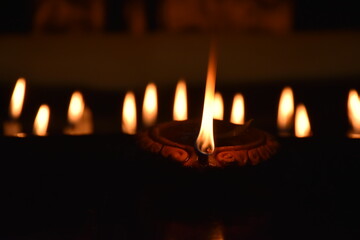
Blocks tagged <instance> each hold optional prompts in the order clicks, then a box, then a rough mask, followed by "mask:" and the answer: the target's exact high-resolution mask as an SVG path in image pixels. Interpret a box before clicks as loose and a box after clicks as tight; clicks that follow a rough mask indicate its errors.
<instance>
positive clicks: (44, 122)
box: [33, 104, 50, 136]
mask: <svg viewBox="0 0 360 240" xmlns="http://www.w3.org/2000/svg"><path fill="white" fill-rule="evenodd" d="M49 118H50V108H49V106H48V105H46V104H42V105H41V106H40V108H39V110H38V112H37V114H36V117H35V121H34V128H33V133H34V135H38V136H46V135H47V128H48V125H49Z"/></svg>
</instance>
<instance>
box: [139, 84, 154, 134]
mask: <svg viewBox="0 0 360 240" xmlns="http://www.w3.org/2000/svg"><path fill="white" fill-rule="evenodd" d="M157 104H158V102H157V89H156V85H155V84H154V83H149V84H148V85H147V86H146V89H145V95H144V102H143V109H142V117H143V123H144V126H146V127H150V126H152V125H153V124H154V123H155V122H156V118H157V110H158V106H157Z"/></svg>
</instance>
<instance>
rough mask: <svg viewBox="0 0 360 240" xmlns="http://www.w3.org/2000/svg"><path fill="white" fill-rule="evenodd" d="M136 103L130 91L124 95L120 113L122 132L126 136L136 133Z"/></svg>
mask: <svg viewBox="0 0 360 240" xmlns="http://www.w3.org/2000/svg"><path fill="white" fill-rule="evenodd" d="M136 123H137V122H136V101H135V94H134V93H133V92H132V91H129V92H127V93H126V95H125V98H124V104H123V111H122V124H121V128H122V131H123V132H124V133H126V134H131V135H133V134H135V133H136Z"/></svg>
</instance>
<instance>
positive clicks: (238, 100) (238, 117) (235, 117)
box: [230, 93, 245, 125]
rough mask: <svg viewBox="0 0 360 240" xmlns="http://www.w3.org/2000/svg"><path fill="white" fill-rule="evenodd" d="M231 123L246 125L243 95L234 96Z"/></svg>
mask: <svg viewBox="0 0 360 240" xmlns="http://www.w3.org/2000/svg"><path fill="white" fill-rule="evenodd" d="M230 122H231V123H234V124H238V125H241V124H244V123H245V103H244V96H243V95H242V94H241V93H237V94H235V95H234V99H233V105H232V109H231V117H230Z"/></svg>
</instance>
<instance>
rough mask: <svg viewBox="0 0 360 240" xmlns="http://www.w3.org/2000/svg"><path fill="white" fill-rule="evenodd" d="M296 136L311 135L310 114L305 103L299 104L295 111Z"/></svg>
mask: <svg viewBox="0 0 360 240" xmlns="http://www.w3.org/2000/svg"><path fill="white" fill-rule="evenodd" d="M295 136H296V137H298V138H304V137H309V136H311V127H310V121H309V116H308V114H307V111H306V108H305V105H304V104H298V105H297V107H296V111H295Z"/></svg>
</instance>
